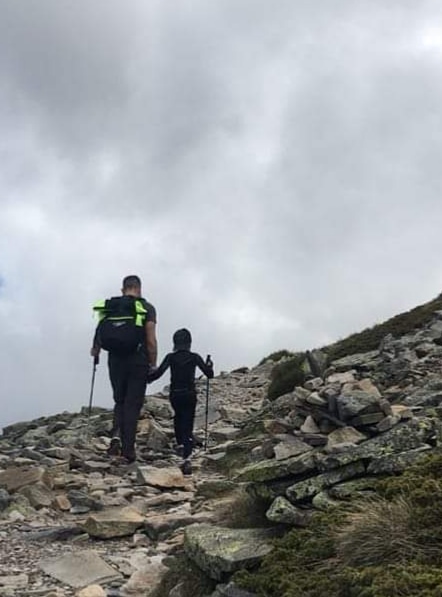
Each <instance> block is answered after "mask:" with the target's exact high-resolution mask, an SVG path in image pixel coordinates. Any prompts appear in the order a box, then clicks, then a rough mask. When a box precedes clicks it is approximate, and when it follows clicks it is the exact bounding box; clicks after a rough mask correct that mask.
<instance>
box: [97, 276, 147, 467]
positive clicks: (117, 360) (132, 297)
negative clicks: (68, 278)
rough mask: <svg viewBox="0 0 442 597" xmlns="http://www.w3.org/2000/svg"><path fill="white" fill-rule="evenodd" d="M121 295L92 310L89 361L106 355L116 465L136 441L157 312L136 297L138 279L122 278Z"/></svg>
mask: <svg viewBox="0 0 442 597" xmlns="http://www.w3.org/2000/svg"><path fill="white" fill-rule="evenodd" d="M121 293H122V294H121V296H117V297H113V298H110V299H107V300H103V301H99V302H98V303H96V304H95V305H94V311H96V312H97V313H98V318H99V322H98V325H97V329H96V331H95V336H94V341H93V345H92V348H91V356H93V357H94V358H95V357H98V355H99V354H100V350H101V349H104V350H107V351H108V367H109V378H110V382H111V385H112V390H113V398H114V403H115V404H114V419H113V427H112V432H111V437H112V439H111V443H110V447H109V450H108V454H109V455H111V456H121V459H120V461H121V463H123V464H129V463H131V462H134V461H135V459H136V453H135V437H136V431H137V423H138V417H139V414H140V411H141V407H142V406H143V401H144V396H145V393H146V385H147V377H148V374H149V371H151V370H153V369H155V368H156V363H157V340H156V311H155V307H154V306H153V305H152V304H150V303H148V302H147V301H146V300H145V299H144V298H142V296H141V280H140V278H139V277H138V276H133V275H132V276H126V277H125V278H124V280H123V287H122V289H121Z"/></svg>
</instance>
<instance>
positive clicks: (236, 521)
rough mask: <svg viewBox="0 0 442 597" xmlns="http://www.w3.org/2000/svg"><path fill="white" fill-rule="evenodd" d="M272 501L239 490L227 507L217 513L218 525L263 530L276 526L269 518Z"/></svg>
mask: <svg viewBox="0 0 442 597" xmlns="http://www.w3.org/2000/svg"><path fill="white" fill-rule="evenodd" d="M270 504H271V500H268V499H265V498H263V497H258V496H256V495H253V496H252V495H251V494H249V493H247V491H245V490H244V489H242V488H241V489H238V490H237V491H236V492H235V493H234V494H233V495H232V499H231V500H229V501H228V502H227V503H226V504H225V505H222V506H221V508H220V509H219V510H218V512H217V513H216V519H217V523H218V524H220V525H222V526H225V527H228V528H231V529H233V528H236V529H247V528H249V529H250V528H263V527H267V526H274V525H273V524H272V523H271V522H270V521H269V520H268V519H267V518H266V512H267V510H268V509H269V507H270Z"/></svg>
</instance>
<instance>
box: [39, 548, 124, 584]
mask: <svg viewBox="0 0 442 597" xmlns="http://www.w3.org/2000/svg"><path fill="white" fill-rule="evenodd" d="M40 568H41V569H42V570H43V571H44V572H45V573H46V574H49V575H50V576H52V577H54V578H56V579H57V580H59V581H60V582H62V583H63V584H66V585H69V586H71V587H75V588H81V587H85V586H87V585H91V584H95V583H104V582H109V581H111V580H115V579H120V578H121V575H120V574H119V573H118V572H116V571H115V570H114V569H113V568H112V567H111V566H109V565H108V564H106V562H105V561H104V560H103V559H102V558H101V557H100V556H99V555H98V554H97V553H96V552H95V551H92V550H84V551H81V552H77V553H68V554H66V555H62V556H58V557H55V558H49V559H46V560H43V561H41V562H40Z"/></svg>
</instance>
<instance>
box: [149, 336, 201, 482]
mask: <svg viewBox="0 0 442 597" xmlns="http://www.w3.org/2000/svg"><path fill="white" fill-rule="evenodd" d="M191 345H192V336H191V335H190V332H189V330H186V329H184V328H183V329H181V330H177V331H176V332H175V333H174V335H173V352H170V353H169V354H168V355H166V356H165V358H164V360H163V362H162V363H161V365H160V366H159V367H158V369H157V370H156V371H154V372H152V373H150V374H149V378H148V379H149V383H150V382H152V381H155V380H156V379H159V378H160V377H161V376H162V375H163V373H165V371H167V369H168V368H169V367H170V395H169V397H170V403H171V405H172V408H173V411H174V419H173V424H174V430H175V439H176V443H177V444H178V449H180V450H182V453H183V458H184V461H183V463H182V465H181V467H180V468H181V470H182V471H183V474H184V475H191V474H192V464H191V462H190V457H191V454H192V449H193V423H194V419H195V409H196V401H197V396H196V389H195V370H196V368H197V367H198V368H199V369H200V370H201V371H202V372H203V373H204V375H206V376H207V377H208V378H209V379H211V378H212V377H213V363H212V361H211V360H210V357H208V358H207V361H206V362H204V361H203V359H202V358H201V356H200V355H199V354H197V353H195V352H191V351H190V348H191Z"/></svg>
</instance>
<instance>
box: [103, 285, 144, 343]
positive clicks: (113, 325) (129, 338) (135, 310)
mask: <svg viewBox="0 0 442 597" xmlns="http://www.w3.org/2000/svg"><path fill="white" fill-rule="evenodd" d="M94 311H96V312H97V313H98V317H99V323H98V327H97V334H96V337H97V340H98V342H99V344H100V346H101V348H103V349H104V350H107V351H109V352H112V353H115V354H121V355H128V354H131V353H134V352H136V351H137V350H138V349H139V347H140V346H141V345H142V344H143V343H144V339H145V331H144V323H145V321H146V315H147V309H146V303H145V301H143V300H141V299H138V298H135V297H133V296H116V297H113V298H110V299H107V300H105V301H100V302H99V303H97V304H96V305H95V306H94Z"/></svg>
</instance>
